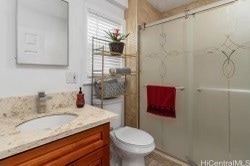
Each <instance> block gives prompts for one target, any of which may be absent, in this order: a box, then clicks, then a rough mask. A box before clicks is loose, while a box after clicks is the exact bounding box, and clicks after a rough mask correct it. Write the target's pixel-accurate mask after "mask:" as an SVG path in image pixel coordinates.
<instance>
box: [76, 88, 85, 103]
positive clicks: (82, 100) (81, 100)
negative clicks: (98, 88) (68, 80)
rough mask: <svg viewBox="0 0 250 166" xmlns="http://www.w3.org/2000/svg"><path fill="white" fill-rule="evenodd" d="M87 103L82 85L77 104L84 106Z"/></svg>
mask: <svg viewBox="0 0 250 166" xmlns="http://www.w3.org/2000/svg"><path fill="white" fill-rule="evenodd" d="M84 105H85V99H84V94H83V93H82V88H81V87H80V91H79V93H78V94H77V99H76V106H77V108H82V107H83V106H84Z"/></svg>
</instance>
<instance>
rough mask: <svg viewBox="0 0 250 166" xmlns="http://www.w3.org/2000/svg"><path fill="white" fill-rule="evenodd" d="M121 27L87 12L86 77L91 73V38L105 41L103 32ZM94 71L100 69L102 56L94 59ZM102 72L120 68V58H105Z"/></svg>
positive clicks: (91, 12)
mask: <svg viewBox="0 0 250 166" xmlns="http://www.w3.org/2000/svg"><path fill="white" fill-rule="evenodd" d="M121 27H122V26H121V25H120V24H118V23H116V22H115V21H112V20H110V19H108V18H105V17H103V16H100V15H98V14H96V13H94V12H93V11H91V10H89V12H88V76H91V73H92V36H94V37H97V38H100V39H105V40H107V38H106V37H105V36H107V35H106V33H105V32H104V31H113V29H121ZM94 58H95V59H94V63H95V64H94V70H100V69H101V67H102V56H95V57H94ZM104 64H105V65H104V72H105V73H108V72H109V68H113V67H122V65H123V63H122V58H112V57H105V61H104Z"/></svg>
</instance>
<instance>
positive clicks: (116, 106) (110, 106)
mask: <svg viewBox="0 0 250 166" xmlns="http://www.w3.org/2000/svg"><path fill="white" fill-rule="evenodd" d="M94 105H95V106H96V107H101V100H100V99H94ZM103 109H105V110H107V111H110V112H113V113H116V114H118V115H119V118H118V119H115V120H112V121H111V122H110V126H111V127H112V128H113V129H116V128H118V127H121V126H124V98H123V97H119V98H114V99H105V100H104V101H103Z"/></svg>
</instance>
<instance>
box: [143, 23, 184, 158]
mask: <svg viewBox="0 0 250 166" xmlns="http://www.w3.org/2000/svg"><path fill="white" fill-rule="evenodd" d="M185 26H186V20H185V19H183V20H178V21H175V22H171V23H169V24H168V25H167V26H165V25H163V26H157V27H154V28H150V29H147V30H145V31H141V43H140V44H141V45H140V46H141V50H142V52H141V55H140V56H141V80H140V93H141V102H140V106H141V111H140V116H141V118H140V125H141V128H142V129H143V130H145V131H147V132H149V133H150V134H152V136H153V137H154V138H155V142H156V146H157V148H158V149H161V150H163V151H166V152H168V153H170V154H172V155H174V156H176V157H178V158H181V159H183V158H184V159H185V157H186V156H187V155H188V151H187V150H188V134H187V133H188V111H187V102H186V101H185V98H186V97H187V96H186V95H187V93H186V90H184V91H181V90H177V95H176V96H177V101H176V102H177V105H176V116H177V118H176V119H172V118H162V117H159V116H155V115H152V114H148V113H147V112H146V110H147V99H146V96H147V94H146V87H145V86H144V85H145V84H149V85H150V84H159V85H169V86H183V87H186V85H187V74H188V73H187V55H185V53H184V52H183V50H185V49H186V48H184V47H185V44H184V43H185V40H186V39H185V38H184V36H185V28H184V27H185ZM154 41H155V42H154ZM183 41H184V42H183ZM149 122H150V123H149ZM180 149H182V150H180Z"/></svg>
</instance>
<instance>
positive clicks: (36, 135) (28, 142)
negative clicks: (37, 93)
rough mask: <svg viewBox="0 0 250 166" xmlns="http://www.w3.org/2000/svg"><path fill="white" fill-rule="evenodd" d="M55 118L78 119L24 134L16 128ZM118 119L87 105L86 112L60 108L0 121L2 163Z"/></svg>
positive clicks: (0, 155)
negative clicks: (30, 122) (49, 117)
mask: <svg viewBox="0 0 250 166" xmlns="http://www.w3.org/2000/svg"><path fill="white" fill-rule="evenodd" d="M54 114H73V115H77V118H76V119H74V120H72V121H71V122H69V123H67V124H65V125H62V126H60V127H58V128H55V129H46V130H36V131H29V132H28V131H23V132H20V131H18V130H17V129H16V126H17V125H19V124H20V123H23V122H25V121H28V120H31V119H34V118H38V117H42V116H46V115H54ZM117 117H118V115H117V114H114V113H111V112H108V111H105V110H103V109H100V108H97V107H93V106H90V105H85V106H84V108H81V109H79V108H76V107H71V108H61V109H56V110H53V111H48V112H47V113H43V114H38V113H35V112H34V113H32V114H20V115H16V116H12V117H1V118H0V124H1V127H0V159H3V158H6V157H9V156H12V155H14V154H17V153H20V152H23V151H26V150H29V149H32V148H35V147H38V146H41V145H44V144H46V143H49V142H52V141H55V140H58V139H61V138H64V137H67V136H70V135H73V134H76V133H79V132H81V131H84V130H87V129H90V128H93V127H96V126H98V125H101V124H104V123H107V122H110V121H111V120H113V119H116V118H117Z"/></svg>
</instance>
